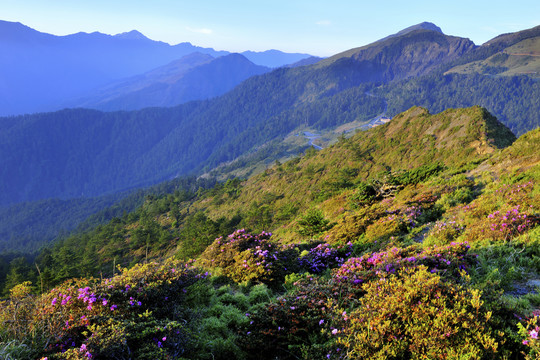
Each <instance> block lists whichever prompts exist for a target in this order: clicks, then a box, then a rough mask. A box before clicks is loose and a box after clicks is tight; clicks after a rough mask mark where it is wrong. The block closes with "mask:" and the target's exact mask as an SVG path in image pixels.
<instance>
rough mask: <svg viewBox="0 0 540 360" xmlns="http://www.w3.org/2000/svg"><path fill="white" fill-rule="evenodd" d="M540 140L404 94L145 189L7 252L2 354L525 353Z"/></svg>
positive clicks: (532, 306)
mask: <svg viewBox="0 0 540 360" xmlns="http://www.w3.org/2000/svg"><path fill="white" fill-rule="evenodd" d="M539 146H540V132H539V130H538V129H536V130H534V131H530V132H528V133H526V134H524V135H522V136H521V137H520V138H518V139H517V140H516V139H515V137H514V135H513V134H512V133H511V132H510V131H509V129H508V128H507V127H505V126H504V125H502V124H501V123H500V122H498V121H497V120H496V119H495V118H494V117H493V116H492V115H491V114H489V112H487V111H486V110H485V109H483V108H480V107H473V108H467V109H454V110H447V111H444V112H442V113H439V114H430V113H429V112H428V111H427V110H425V109H423V108H419V107H413V108H411V109H409V110H408V111H406V112H404V113H401V114H398V115H397V116H395V117H394V118H393V120H392V121H390V122H389V123H387V124H385V125H381V126H378V127H376V128H373V129H370V130H368V131H365V132H358V133H356V134H355V135H354V136H352V137H350V138H345V137H342V138H341V139H340V140H339V142H338V143H337V144H335V145H333V146H331V147H329V148H327V149H324V150H321V151H319V152H317V151H315V150H314V149H311V150H308V151H307V152H306V153H305V155H304V156H302V157H298V158H296V159H293V160H291V161H289V162H286V163H283V164H276V165H275V166H274V167H272V168H270V169H268V170H267V171H265V172H263V173H261V174H259V175H257V176H254V177H251V178H250V179H248V180H246V181H241V180H230V181H228V182H226V183H222V184H217V185H216V186H215V187H213V188H211V189H207V190H203V189H201V190H199V191H193V190H190V191H176V192H172V193H170V194H165V195H162V196H151V197H147V198H146V200H145V202H144V204H143V206H141V207H140V208H138V209H137V210H136V211H135V212H133V213H130V214H125V215H123V216H121V217H118V218H115V219H113V220H112V221H111V222H110V223H108V224H106V225H103V226H100V227H98V228H96V229H94V230H91V231H88V232H86V233H83V234H79V235H76V236H73V237H70V238H67V239H65V240H64V241H62V242H59V243H58V244H56V245H55V246H54V247H52V248H49V249H45V250H44V251H42V252H41V253H40V255H39V256H38V257H37V258H36V259H35V264H33V263H30V262H27V261H26V260H25V259H24V258H18V259H14V260H12V261H11V264H10V265H9V266H7V267H6V271H7V273H8V275H7V278H6V281H7V283H4V284H5V285H7V286H6V288H5V290H4V291H6V295H8V294H7V290H8V289H7V288H9V287H11V286H13V285H14V284H15V283H16V282H21V281H24V280H29V281H31V283H28V282H25V283H22V284H21V285H19V286H16V287H15V288H13V289H12V290H11V291H10V292H9V296H10V298H9V300H7V301H5V302H4V303H2V305H1V306H2V311H1V312H0V316H1V319H0V320H2V321H1V322H0V324H1V325H0V326H1V330H2V332H1V333H2V334H3V337H2V342H1V343H0V344H1V346H0V352H2V353H1V354H2V355H4V356H14V357H17V356H18V357H19V358H23V357H27V358H39V357H42V356H46V357H48V358H49V359H55V358H58V359H62V358H70V357H72V358H84V357H86V358H88V357H95V358H103V359H113V358H120V359H124V358H125V359H127V358H137V357H139V358H155V359H167V358H171V357H172V358H183V359H226V358H227V359H269V360H270V359H298V358H300V359H322V358H330V359H357V358H374V359H384V358H389V357H394V358H397V359H408V358H411V357H412V358H416V357H418V358H421V357H424V358H438V357H440V358H462V357H464V356H466V357H468V358H473V359H483V358H490V359H499V358H500V359H509V358H511V359H526V358H535V357H536V356H538V354H539V353H538V351H539V349H540V347H539V346H540V344H539V343H538V339H537V332H538V328H537V326H538V324H537V323H536V317H535V316H534V315H535V314H536V312H537V311H538V308H539V307H540V300H539V297H538V293H537V292H536V289H535V286H536V284H537V283H538V277H539V274H540V270H539V269H540V267H539V264H540V263H539V259H540V254H539V253H538V241H540V233H539V229H540V191H539V189H540V188H539V186H538V183H539V181H540V168H539V166H540V154H539V153H538V151H537V149H538V147H539ZM190 258H192V259H195V261H194V262H193V261H191V260H188V259H190ZM175 259H176V260H175ZM509 259H510V260H509ZM116 265H121V266H120V267H116ZM34 269H35V270H34ZM73 277H77V278H79V279H78V280H68V279H71V278H73ZM16 280H17V281H16ZM64 280H67V282H63V281H64ZM31 294H35V295H31ZM389 320H391V321H389ZM23 329H25V330H23ZM28 330H30V331H28Z"/></svg>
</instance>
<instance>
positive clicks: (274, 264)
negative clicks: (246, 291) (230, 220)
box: [199, 230, 296, 284]
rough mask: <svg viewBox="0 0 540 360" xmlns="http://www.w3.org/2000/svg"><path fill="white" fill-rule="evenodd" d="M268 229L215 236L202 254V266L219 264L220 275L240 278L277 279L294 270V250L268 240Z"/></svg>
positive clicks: (281, 278) (249, 279) (274, 282)
mask: <svg viewBox="0 0 540 360" xmlns="http://www.w3.org/2000/svg"><path fill="white" fill-rule="evenodd" d="M271 236H272V234H271V233H267V232H264V231H263V232H262V233H261V234H259V235H252V234H249V233H246V232H245V231H244V230H237V231H235V232H234V233H233V234H231V235H229V236H228V237H227V238H226V239H223V238H218V239H216V240H215V241H214V243H213V244H212V245H210V246H209V247H208V249H206V251H205V252H204V253H203V254H202V256H201V258H200V260H199V262H200V264H202V265H203V266H205V267H209V268H219V269H220V271H222V273H223V275H226V276H228V277H230V278H231V279H232V280H234V281H236V282H238V283H240V282H246V281H250V282H255V283H256V282H263V283H266V284H278V283H280V282H281V281H282V280H283V279H284V278H285V275H286V274H287V273H290V272H294V270H295V263H296V252H295V251H294V249H292V248H284V247H282V246H280V245H278V244H276V243H273V242H271V241H270V237H271Z"/></svg>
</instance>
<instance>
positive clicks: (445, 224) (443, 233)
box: [425, 220, 465, 245]
mask: <svg viewBox="0 0 540 360" xmlns="http://www.w3.org/2000/svg"><path fill="white" fill-rule="evenodd" d="M464 229H465V226H463V225H461V224H460V223H458V222H457V221H456V220H438V221H437V222H435V224H434V225H433V227H432V228H431V229H430V231H429V233H428V236H427V237H428V238H427V239H426V241H425V244H430V245H431V244H439V245H445V244H448V243H450V242H451V241H453V240H455V239H456V238H457V237H458V236H459V235H461V234H462V233H463V230H464Z"/></svg>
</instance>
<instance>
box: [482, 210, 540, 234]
mask: <svg viewBox="0 0 540 360" xmlns="http://www.w3.org/2000/svg"><path fill="white" fill-rule="evenodd" d="M487 217H488V219H489V222H490V227H489V231H488V232H487V235H488V236H491V237H492V238H494V239H499V240H503V239H504V240H506V239H510V238H512V237H514V236H516V235H519V234H522V233H524V232H525V231H527V230H529V229H530V228H532V227H533V226H534V225H536V224H538V222H539V221H538V220H539V218H538V217H537V216H535V215H530V216H528V215H527V213H526V212H523V211H520V205H516V206H514V207H513V208H511V209H510V210H507V211H504V212H501V211H499V210H497V211H495V212H493V213H491V214H489V215H488V216H487Z"/></svg>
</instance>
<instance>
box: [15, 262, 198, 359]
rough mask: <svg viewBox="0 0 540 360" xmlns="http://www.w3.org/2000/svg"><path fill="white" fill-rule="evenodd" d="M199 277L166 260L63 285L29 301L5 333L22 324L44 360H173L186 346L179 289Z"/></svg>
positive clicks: (178, 263) (184, 318) (187, 265)
mask: <svg viewBox="0 0 540 360" xmlns="http://www.w3.org/2000/svg"><path fill="white" fill-rule="evenodd" d="M201 277H204V275H200V274H199V272H198V271H197V270H195V269H194V268H192V267H191V266H190V265H189V264H185V263H181V262H178V261H173V260H169V261H167V262H165V263H164V264H158V263H150V264H144V265H136V266H134V267H133V268H131V269H129V270H128V269H121V274H120V275H117V276H115V277H113V278H111V279H104V280H102V281H94V280H74V281H69V282H66V283H64V284H63V285H61V286H59V287H57V288H55V289H53V290H51V291H50V292H48V293H46V294H44V295H43V296H41V297H39V298H34V299H30V298H29V299H28V301H29V303H28V304H27V306H26V307H25V309H26V311H25V314H26V316H25V317H24V318H19V319H17V320H18V323H14V324H12V325H10V327H9V328H16V326H18V324H19V323H21V322H22V323H23V324H24V326H25V327H26V333H27V334H35V339H34V340H40V342H39V343H36V341H33V342H34V343H36V346H38V347H39V346H44V345H39V344H40V343H41V344H47V345H46V347H45V348H38V349H37V350H38V351H40V352H42V354H43V355H46V356H47V357H48V358H49V359H91V358H115V359H127V358H133V357H135V358H152V359H165V358H167V357H170V356H173V357H177V356H179V355H180V354H181V353H183V352H184V350H185V347H186V345H187V343H188V341H189V336H188V329H187V328H186V326H185V325H184V322H185V320H186V319H187V318H188V317H189V315H190V314H189V312H188V311H187V310H186V309H185V308H184V307H183V306H182V303H183V298H184V292H185V288H186V287H188V286H190V285H191V284H193V283H194V282H196V281H197V280H198V279H199V278H201ZM15 301H17V299H16V298H15V297H14V298H13V299H12V300H11V303H10V304H8V305H7V306H6V308H7V309H9V306H10V305H11V304H13V303H14V302H15ZM130 354H131V355H130Z"/></svg>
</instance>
